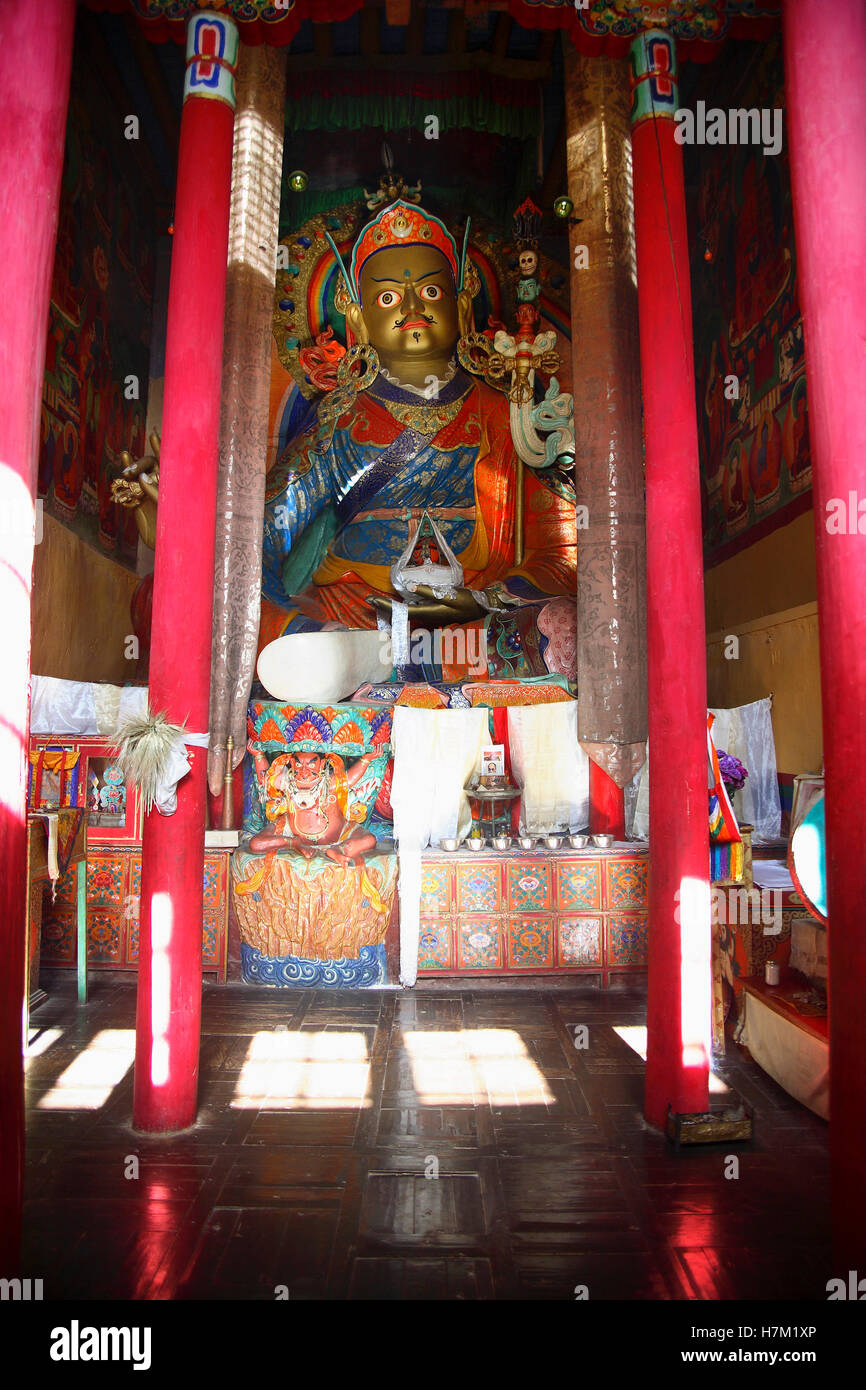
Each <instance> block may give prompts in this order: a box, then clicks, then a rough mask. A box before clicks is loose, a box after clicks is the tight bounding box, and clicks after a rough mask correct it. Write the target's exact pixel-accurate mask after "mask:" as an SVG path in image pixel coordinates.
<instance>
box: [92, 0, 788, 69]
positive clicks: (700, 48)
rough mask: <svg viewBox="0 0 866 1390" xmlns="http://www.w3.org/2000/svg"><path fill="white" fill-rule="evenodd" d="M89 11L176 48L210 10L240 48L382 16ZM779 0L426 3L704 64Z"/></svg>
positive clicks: (619, 49)
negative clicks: (669, 42) (674, 43)
mask: <svg viewBox="0 0 866 1390" xmlns="http://www.w3.org/2000/svg"><path fill="white" fill-rule="evenodd" d="M88 4H89V6H90V8H91V9H95V10H114V11H119V10H127V11H130V10H131V11H132V12H133V13H134V14H135V15H136V16H137V17H138V19H139V20H140V22H141V24H142V27H143V28H144V30H145V32H146V33H147V35H148V37H150V38H151V39H152V40H153V41H154V42H157V43H161V42H164V41H165V40H166V39H174V40H175V41H177V42H179V43H180V42H182V41H183V39H184V36H185V26H186V20H187V18H188V16H189V15H190V14H191V13H193V12H194V11H196V10H201V9H213V10H218V11H220V12H222V13H224V14H228V15H230V16H231V17H232V18H233V19H234V21H235V23H236V24H237V26H238V30H239V32H240V36H241V38H242V40H243V41H244V42H245V43H251V44H258V43H272V44H278V45H285V44H289V43H291V42H292V40H293V39H294V38H295V36H296V34H297V33H298V30H299V29H300V27H301V25H302V24H303V23H304V21H305V20H311V21H312V22H313V23H314V24H317V25H319V24H329V23H334V22H338V21H340V20H345V19H350V18H351V17H352V16H353V15H355V14H357V13H358V12H359V11H361V10H364V9H365V8H366V9H371V8H380V9H381V8H382V5H379V6H378V7H376V6H373V5H371V4H370V3H369V0H280V3H278V4H274V3H272V0H213V3H212V4H210V5H207V4H204V3H195V0H88ZM780 7H781V0H587V3H586V5H585V6H581V7H580V8H578V7H577V5H576V4H575V0H428V3H427V6H426V7H424V8H429V9H434V8H435V9H443V10H454V9H463V10H464V13H465V16H466V20H467V22H468V23H469V24H472V22H473V18H483V17H484V16H486V15H487V14H488V13H490V12H493V13H495V12H499V13H507V14H508V15H510V17H511V18H512V19H514V20H516V22H517V23H518V24H520V25H522V26H523V27H524V28H526V29H561V30H563V31H564V33H566V34H568V35H569V37H570V38H571V40H572V42H573V43H574V44H575V46H576V47H577V48H579V49H580V50H581V51H582V52H584V53H589V54H597V53H606V54H610V55H611V56H622V55H624V54H625V52H626V50H627V49H628V46H629V44H630V43H631V41H632V39H633V38H634V36H635V34H637V33H639V32H640V31H641V30H642V29H646V28H653V27H658V28H667V29H669V30H671V32H672V33H673V34H674V35H675V36H676V38H677V40H678V41H679V44H680V50H679V51H680V56H681V57H682V58H684V59H688V58H692V59H697V60H698V61H701V60H704V61H706V60H708V59H710V58H713V57H715V55H716V53H717V52H718V48H719V45H720V44H721V43H723V42H724V40H725V39H727V38H742V39H757V40H763V39H766V38H769V37H770V35H771V34H772V32H773V31H774V29H775V28H777V26H778V22H779V12H780ZM419 8H421V7H420V5H419V0H414V3H413V0H384V9H385V15H386V21H387V23H388V24H389V25H393V26H401V25H408V24H409V22H410V19H411V17H412V13H413V10H417V9H419Z"/></svg>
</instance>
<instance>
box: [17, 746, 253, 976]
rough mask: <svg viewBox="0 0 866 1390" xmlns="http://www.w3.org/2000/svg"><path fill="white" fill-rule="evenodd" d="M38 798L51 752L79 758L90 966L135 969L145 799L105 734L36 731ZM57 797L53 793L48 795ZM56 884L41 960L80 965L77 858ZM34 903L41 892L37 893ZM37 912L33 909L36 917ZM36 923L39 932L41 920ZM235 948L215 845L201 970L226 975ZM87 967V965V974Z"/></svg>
mask: <svg viewBox="0 0 866 1390" xmlns="http://www.w3.org/2000/svg"><path fill="white" fill-rule="evenodd" d="M30 748H31V752H30V762H31V772H30V779H31V804H33V805H37V804H44V803H45V795H46V782H47V781H48V780H50V779H51V778H52V777H54V775H55V774H52V773H51V772H50V769H49V770H48V772H47V776H46V754H47V755H48V760H49V761H52V757H51V755H52V753H53V754H54V755H55V758H56V756H58V755H59V756H62V755H64V754H65V755H66V756H67V758H68V759H69V760H70V761H73V760H74V764H73V765H74V768H75V777H76V792H75V795H76V797H77V798H78V800H77V805H78V806H79V808H80V812H79V814H80V816H82V817H83V818H84V820H85V824H86V832H85V833H86V878H85V884H84V889H83V895H82V897H83V902H82V909H83V911H84V913H85V915H86V927H85V931H86V941H87V967H88V969H112V970H136V969H137V967H138V919H139V900H140V895H141V825H142V816H141V806H140V798H139V793H138V791H137V789H136V788H134V787H129V788H127V786H126V784H125V781H124V778H123V774H122V773H121V771H120V769H119V767H118V766H117V764H116V762H115V761H114V758H113V755H112V747H111V744H110V743H109V742H107V741H106V740H105V739H100V738H95V737H94V738H91V737H85V736H82V735H74V736H71V737H63V736H61V737H58V738H52V737H51V736H50V735H34V736H33V737H32V738H31V741H30ZM49 799H50V796H49ZM60 867H61V869H62V872H61V873H60V876H59V877H58V879H57V881H56V883H55V884H54V887H53V892H52V890H51V889H50V888H48V889H45V888H43V891H42V894H41V900H42V911H41V930H40V937H41V962H42V964H43V965H50V966H61V967H68V968H69V969H75V968H76V967H77V966H78V964H79V962H78V947H77V940H78V935H77V926H78V922H79V915H80V911H81V910H82V909H80V908H79V884H78V876H77V870H76V865H75V863H72V862H63V861H61V865H60ZM31 901H32V902H33V903H34V905H35V897H32V898H31ZM32 917H33V914H32V913H31V918H32ZM33 930H34V932H35V931H36V924H35V921H34V922H33ZM227 947H228V855H227V852H226V851H225V850H220V849H216V848H214V849H209V850H207V851H206V853H205V863H204V908H203V914H202V969H203V970H205V971H207V972H212V973H213V974H215V975H216V977H217V979H219V980H223V981H224V980H225V978H226V960H227ZM81 973H82V972H80V974H81Z"/></svg>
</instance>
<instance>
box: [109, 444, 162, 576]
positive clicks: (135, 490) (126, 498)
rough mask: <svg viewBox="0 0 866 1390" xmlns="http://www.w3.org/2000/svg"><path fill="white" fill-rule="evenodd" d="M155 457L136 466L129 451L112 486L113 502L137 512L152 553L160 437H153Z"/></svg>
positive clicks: (136, 521)
mask: <svg viewBox="0 0 866 1390" xmlns="http://www.w3.org/2000/svg"><path fill="white" fill-rule="evenodd" d="M149 443H150V447H151V449H152V450H153V453H152V454H146V455H145V457H144V458H141V459H138V461H137V462H135V461H134V460H133V458H132V455H131V454H130V453H129V451H128V450H126V449H124V450H123V451H122V452H121V455H120V462H121V465H122V472H121V475H120V477H119V478H115V480H114V482H113V483H112V484H111V496H112V500H113V501H114V502H115V503H116V504H117V506H119V507H126V508H128V509H129V510H130V511H134V512H135V524H136V526H137V527H138V534H139V535H140V536H141V539H142V540H143V541H144V543H145V545H146V546H148V547H149V548H150V549H151V550H155V549H156V508H157V503H158V502H159V434H158V433H157V431H156V430H154V431H153V433H152V434H151V436H150V440H149Z"/></svg>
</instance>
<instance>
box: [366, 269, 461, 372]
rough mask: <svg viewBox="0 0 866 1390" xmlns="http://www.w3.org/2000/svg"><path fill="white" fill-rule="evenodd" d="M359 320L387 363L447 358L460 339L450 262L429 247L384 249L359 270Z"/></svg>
mask: <svg viewBox="0 0 866 1390" xmlns="http://www.w3.org/2000/svg"><path fill="white" fill-rule="evenodd" d="M360 291H361V309H360V313H361V317H362V318H363V320H364V327H365V329H366V331H367V336H368V338H369V341H370V343H371V344H372V345H373V347H374V348H375V349H376V351H377V352H378V353H379V354H380V355H381V356H382V357H383V358H384V359H385V360H386V361H388V360H393V359H399V358H406V359H409V360H416V361H417V360H419V359H420V360H423V359H424V358H428V357H429V358H437V359H439V358H443V357H444V358H447V357H449V356H450V355H451V353H452V352H453V350H454V345H455V343H456V342H457V339H458V337H459V336H460V324H459V320H458V303H457V291H456V289H455V288H454V276H453V274H452V272H451V267H450V265H449V264H448V261H447V260H446V259H445V257H444V256H443V255H442V252H441V251H437V250H436V249H435V247H432V246H406V247H402V246H388V247H386V248H385V249H384V250H382V251H376V252H375V253H374V254H373V255H372V256H370V258H369V259H368V260H367V261H365V263H364V266H363V268H362V270H361V283H360Z"/></svg>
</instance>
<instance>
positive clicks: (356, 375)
mask: <svg viewBox="0 0 866 1390" xmlns="http://www.w3.org/2000/svg"><path fill="white" fill-rule="evenodd" d="M378 374H379V355H378V353H377V352H376V349H375V348H374V347H373V346H372V344H370V343H356V344H355V345H354V347H350V348H349V350H348V352H346V353H344V354H343V356H342V357H341V358H340V362H339V366H338V367H337V385H336V388H335V390H333V391H331V392H330V393H329V394H328V395H327V396H325V398H324V400H323V401H322V404H321V405H320V406H319V427H318V429H317V431H316V452H317V453H324V451H325V450H326V449H327V447H328V445H329V444H330V442H331V437H332V435H333V433H334V426H335V425H336V423H337V421H338V420H339V418H340V416H341V415H345V414H346V411H347V410H351V408H352V406H353V405H354V403H355V397H356V396H357V394H358V392H359V391H366V389H367V387H368V386H370V385H372V383H373V382H374V381H375V380H376V377H377V376H378Z"/></svg>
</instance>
